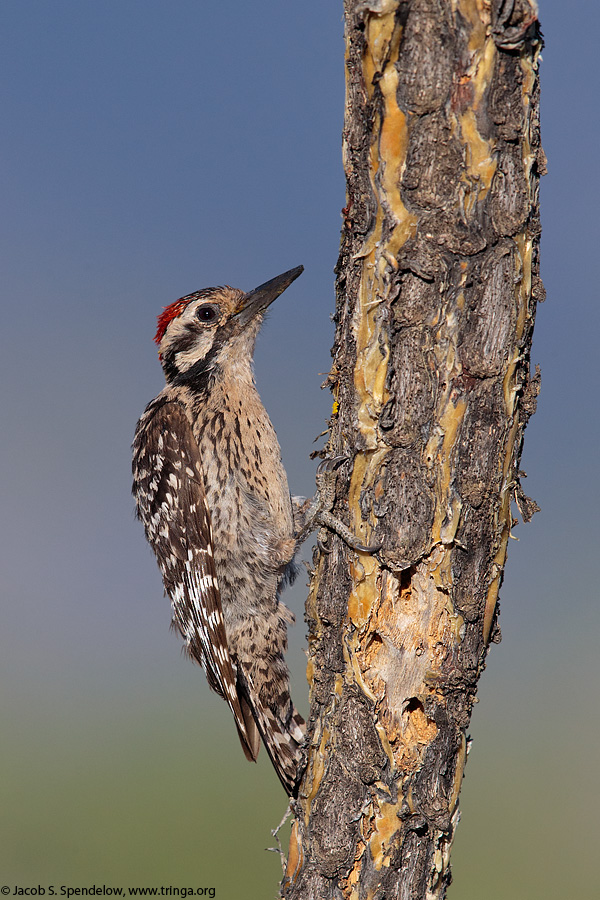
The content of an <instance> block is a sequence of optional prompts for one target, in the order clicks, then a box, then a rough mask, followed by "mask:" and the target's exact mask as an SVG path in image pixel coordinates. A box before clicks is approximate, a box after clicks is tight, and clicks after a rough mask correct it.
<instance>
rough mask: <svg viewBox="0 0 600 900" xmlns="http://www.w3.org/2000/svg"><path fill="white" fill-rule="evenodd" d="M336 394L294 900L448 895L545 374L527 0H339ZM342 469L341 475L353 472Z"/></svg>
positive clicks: (540, 166) (537, 43)
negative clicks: (353, 545) (333, 532)
mask: <svg viewBox="0 0 600 900" xmlns="http://www.w3.org/2000/svg"><path fill="white" fill-rule="evenodd" d="M345 8H346V48H347V50H346V73H347V97H346V117H345V125H344V166H345V171H346V178H347V206H346V207H345V209H344V211H343V215H344V227H343V232H342V243H341V251H340V258H339V261H338V266H337V270H336V271H337V307H336V317H335V318H336V326H337V328H336V338H335V345H334V349H333V351H332V354H333V366H332V370H331V373H330V376H329V385H330V387H331V389H332V391H333V395H334V399H335V403H334V414H333V415H332V419H331V428H330V436H329V441H328V446H327V448H326V450H327V453H328V454H329V453H336V454H340V453H343V454H346V455H347V456H348V457H349V462H348V464H347V465H346V466H345V467H344V468H342V469H341V470H340V473H341V474H340V477H339V478H338V485H337V487H338V495H337V501H336V509H335V512H336V514H337V515H338V516H340V517H341V518H342V519H344V520H345V521H346V522H348V523H349V525H350V528H351V529H352V530H353V531H354V532H355V534H357V535H358V536H360V539H361V541H363V542H364V543H370V544H373V543H380V544H381V546H382V549H381V551H379V552H378V553H377V554H375V555H369V554H365V553H358V552H355V551H352V550H350V549H349V548H348V547H347V546H346V545H345V544H343V542H342V541H341V540H340V539H339V538H337V537H333V538H332V552H331V553H329V554H323V553H317V554H316V555H315V570H314V574H313V578H312V582H311V590H310V596H309V599H308V603H307V621H308V624H309V629H310V634H309V663H308V677H309V683H310V687H311V716H310V723H309V733H308V740H307V749H306V757H307V758H306V769H305V772H304V777H303V780H302V784H301V789H300V794H299V799H298V802H297V804H296V809H295V812H296V820H295V822H294V825H293V829H292V838H291V843H290V852H289V858H288V868H287V872H286V876H285V878H284V881H283V885H282V896H283V897H286V898H290V900H292V898H293V900H300V898H302V900H308V898H315V900H316V898H318V900H325V898H347V900H350V898H352V900H358V898H361V900H362V898H372V900H381V898H384V897H389V898H391V897H402V898H415V900H420V898H428V900H430V898H431V900H432V898H442V897H443V896H444V895H445V892H446V888H447V886H448V884H449V883H450V864H449V859H450V848H451V844H452V838H453V835H454V830H455V827H456V824H457V822H458V795H459V791H460V786H461V780H462V775H463V770H464V765H465V762H466V757H467V750H468V745H469V740H468V738H467V734H466V729H467V727H468V725H469V720H470V716H471V710H472V706H473V702H474V699H475V694H476V690H477V681H478V678H479V675H480V674H481V671H482V669H483V666H484V663H485V657H486V654H487V650H488V646H489V643H490V641H497V640H499V629H498V623H497V615H498V605H497V600H498V590H499V587H500V584H501V580H502V573H503V568H504V564H505V560H506V549H507V543H508V538H509V535H510V530H511V527H512V525H513V524H514V522H513V519H512V515H511V500H512V499H516V500H517V504H518V506H519V508H520V509H521V511H522V515H523V518H524V519H526V520H527V519H528V518H530V517H531V514H532V512H533V511H534V510H535V504H534V503H533V501H529V500H528V499H527V498H526V497H525V495H524V494H523V492H522V490H521V488H520V484H519V474H520V473H519V465H518V464H519V458H520V454H521V446H522V440H523V431H524V428H525V425H526V423H527V420H528V418H529V416H530V415H531V414H532V412H533V411H534V409H535V398H536V395H537V391H538V388H539V375H538V374H537V373H536V375H535V376H534V377H533V378H532V377H531V375H530V366H529V350H530V346H531V338H532V331H533V323H534V317H535V306H536V301H537V300H541V299H543V288H542V285H541V281H540V279H539V272H538V241H539V233H540V226H539V213H538V181H539V175H540V174H543V171H544V156H543V151H542V149H541V145H540V138H539V122H538V79H537V59H538V54H539V51H540V47H541V38H540V34H539V28H538V22H537V9H536V7H535V3H534V2H533V0H346V3H345ZM344 476H345V477H344Z"/></svg>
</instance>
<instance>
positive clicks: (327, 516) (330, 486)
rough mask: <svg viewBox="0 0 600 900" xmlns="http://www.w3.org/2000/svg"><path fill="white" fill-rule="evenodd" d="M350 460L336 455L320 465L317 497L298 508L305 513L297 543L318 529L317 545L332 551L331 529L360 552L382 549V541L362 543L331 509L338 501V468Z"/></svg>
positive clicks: (326, 550)
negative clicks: (336, 499)
mask: <svg viewBox="0 0 600 900" xmlns="http://www.w3.org/2000/svg"><path fill="white" fill-rule="evenodd" d="M347 460H348V457H347V456H333V457H331V458H330V459H324V460H323V461H322V462H321V463H320V464H319V467H318V469H317V475H316V482H317V492H316V494H315V496H314V497H313V499H312V500H311V501H310V502H306V503H305V504H304V506H303V507H300V506H298V507H297V508H299V509H301V510H302V513H303V514H304V521H303V525H302V528H301V529H300V531H299V533H298V543H302V541H303V540H304V539H305V538H306V537H307V536H308V535H309V533H310V532H311V531H314V529H315V528H319V534H318V536H317V544H318V546H319V549H320V550H322V551H323V552H324V553H330V552H331V548H330V547H328V545H327V538H328V537H329V533H330V532H332V531H333V532H335V534H337V535H339V537H341V539H342V540H343V541H344V542H345V543H346V544H347V545H348V546H349V547H350V548H351V549H352V550H358V551H359V553H376V552H377V551H378V550H381V544H372V545H368V544H363V543H362V542H361V541H360V539H359V538H358V537H356V535H355V534H353V533H352V531H350V529H349V528H348V526H347V525H345V524H344V523H343V522H342V521H340V519H337V518H336V517H335V516H334V515H333V514H332V512H331V509H332V507H333V504H334V501H335V483H336V479H337V470H338V469H339V467H340V466H341V465H342V464H343V463H345V462H347Z"/></svg>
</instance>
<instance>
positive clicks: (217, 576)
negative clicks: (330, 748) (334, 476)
mask: <svg viewBox="0 0 600 900" xmlns="http://www.w3.org/2000/svg"><path fill="white" fill-rule="evenodd" d="M302 271H303V266H298V267H296V268H294V269H290V270H289V271H287V272H284V273H283V274H282V275H279V276H277V277H276V278H273V279H271V280H270V281H267V282H265V283H264V284H261V285H260V286H259V287H257V288H256V289H255V290H253V291H250V292H248V293H246V292H244V291H242V290H238V289H235V288H232V287H229V286H228V285H226V286H223V287H210V288H205V289H203V290H200V291H197V292H195V293H193V294H188V295H187V296H185V297H182V298H180V299H179V300H176V301H175V302H174V303H171V304H170V305H169V306H166V307H165V308H164V309H163V311H162V313H161V314H160V315H159V317H158V326H157V331H156V335H155V341H156V343H157V344H158V349H159V359H160V362H161V364H162V368H163V371H164V375H165V381H166V383H165V386H164V388H163V389H162V390H161V391H160V393H159V394H158V396H157V397H156V398H155V399H154V400H152V401H151V402H150V403H149V404H148V406H147V407H146V409H145V411H144V413H143V415H142V416H141V418H140V420H139V422H138V424H137V428H136V431H135V437H134V441H133V465H132V470H133V494H134V497H135V502H136V514H137V517H138V518H139V519H140V520H141V522H142V523H143V525H144V529H145V533H146V538H147V540H148V542H149V543H150V545H151V547H152V549H153V551H154V553H155V555H156V558H157V561H158V565H159V568H160V571H161V574H162V578H163V582H164V588H165V593H166V594H167V595H168V597H169V598H170V600H171V604H172V611H173V624H174V627H175V628H176V630H178V631H179V632H180V634H181V636H182V638H183V641H184V646H185V649H186V651H187V653H188V654H189V655H190V656H191V657H192V659H193V660H195V661H196V662H198V663H199V664H200V665H201V666H202V668H203V670H204V672H205V675H206V678H207V681H208V684H209V685H210V687H211V688H212V690H213V691H215V692H216V693H217V694H219V695H220V696H221V697H222V698H223V699H224V700H225V701H226V702H227V704H228V705H229V708H230V710H231V712H232V713H233V718H234V721H235V725H236V727H237V733H238V736H239V739H240V743H241V745H242V749H243V751H244V753H245V755H246V757H247V758H248V759H249V760H256V758H257V756H258V752H259V749H260V745H261V740H262V742H263V743H264V745H265V747H266V750H267V753H268V755H269V757H270V758H271V761H272V763H273V766H274V768H275V771H276V772H277V775H278V776H279V779H280V781H281V783H282V785H283V787H284V788H285V790H286V792H287V793H288V795H290V796H293V795H294V794H295V792H296V791H297V785H298V778H299V763H300V758H301V757H300V752H301V746H302V742H303V739H304V733H305V722H304V720H303V718H302V716H301V715H300V713H299V712H298V711H297V709H296V708H295V706H294V704H293V702H292V699H291V696H290V687H289V673H288V669H287V665H286V663H285V658H284V653H285V651H286V649H287V626H288V624H290V623H292V622H293V621H294V616H293V614H292V613H291V612H290V610H289V609H288V608H287V607H286V606H285V605H284V604H283V603H282V601H281V599H280V594H281V591H282V589H283V588H284V586H285V585H286V584H288V583H290V582H292V581H293V579H294V577H295V575H296V573H297V569H298V566H297V564H296V562H295V556H296V552H297V550H298V546H299V543H300V542H301V540H303V539H304V537H305V535H306V532H307V530H308V529H310V527H311V525H310V523H307V521H306V514H307V511H308V508H309V506H310V504H309V502H308V501H305V500H304V498H292V497H291V496H290V491H289V487H288V481H287V476H286V472H285V469H284V467H283V463H282V459H281V450H280V446H279V442H278V440H277V436H276V433H275V430H274V428H273V425H272V424H271V421H270V419H269V416H268V414H267V412H266V410H265V408H264V406H263V404H262V402H261V400H260V397H259V394H258V391H257V388H256V384H255V379H254V372H253V355H254V347H255V342H256V337H257V334H258V332H259V329H260V327H261V324H262V322H263V319H264V315H265V312H266V310H267V308H268V307H269V305H270V304H271V303H272V302H273V301H274V300H275V299H276V298H277V297H279V296H280V294H282V293H283V291H285V290H286V288H288V287H289V286H290V285H291V284H292V282H293V281H295V279H296V278H298V277H299V275H300V274H301V273H302ZM328 502H329V501H328ZM317 506H318V504H317V505H316V506H315V504H314V503H313V505H312V507H311V510H312V511H311V516H312V518H313V519H315V521H316V519H317V518H318V516H315V510H316V508H317Z"/></svg>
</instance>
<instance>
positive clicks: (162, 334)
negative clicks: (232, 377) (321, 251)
mask: <svg viewBox="0 0 600 900" xmlns="http://www.w3.org/2000/svg"><path fill="white" fill-rule="evenodd" d="M303 271H304V267H303V266H298V267H297V268H295V269H290V271H289V272H284V273H283V275H278V276H277V278H272V279H271V280H270V281H266V282H265V283H264V284H261V285H260V287H257V288H255V289H254V290H253V291H250V292H249V293H247V294H246V293H244V291H240V290H237V289H236V288H232V287H229V286H225V287H212V288H205V289H204V290H202V291H197V292H196V293H195V294H188V295H187V297H182V298H181V299H180V300H176V301H175V303H171V304H170V306H166V307H165V309H164V310H163V312H162V313H161V314H160V315H159V317H158V327H157V329H156V335H155V338H154V340H155V341H156V343H157V344H158V354H159V358H160V361H161V364H162V367H163V369H164V372H165V377H166V379H167V381H168V382H169V383H179V384H184V383H194V382H206V381H207V380H208V379H210V378H211V377H215V376H216V375H217V374H218V372H219V371H220V370H223V368H224V367H226V366H227V365H228V363H230V362H235V361H247V362H249V361H250V360H251V359H252V354H253V352H254V344H255V341H256V335H257V334H258V330H259V328H260V326H261V324H262V321H263V318H264V314H265V311H266V309H267V307H268V306H269V305H270V304H271V303H272V302H273V300H275V299H277V297H279V295H280V294H282V293H283V291H285V289H286V288H287V287H289V285H290V284H291V283H292V281H295V279H296V278H298V276H299V275H301V274H302V272H303Z"/></svg>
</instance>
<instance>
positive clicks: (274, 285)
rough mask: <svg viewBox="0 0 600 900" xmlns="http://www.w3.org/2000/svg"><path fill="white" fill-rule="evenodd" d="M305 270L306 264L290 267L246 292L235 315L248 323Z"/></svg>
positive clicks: (243, 322) (239, 319)
mask: <svg viewBox="0 0 600 900" xmlns="http://www.w3.org/2000/svg"><path fill="white" fill-rule="evenodd" d="M303 272H304V266H296V268H295V269H290V270H289V272H284V273H283V275H278V276H277V277H276V278H271V280H270V281H265V283H264V284H261V285H259V287H257V288H254V290H253V291H250V292H249V293H247V294H244V296H243V297H242V299H241V300H240V303H239V306H238V308H237V310H236V312H235V317H236V319H237V321H238V322H239V323H240V325H242V326H244V325H247V324H248V322H250V321H251V320H252V319H253V318H254V317H255V316H257V315H259V314H260V313H263V312H264V311H265V310H266V308H267V307H268V306H270V304H271V303H272V302H273V300H276V299H277V297H279V295H280V294H283V292H284V291H285V289H286V288H287V287H289V286H290V284H291V283H292V281H295V280H296V278H298V276H299V275H302V273H303Z"/></svg>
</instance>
